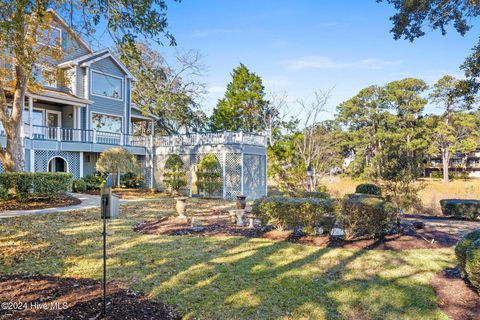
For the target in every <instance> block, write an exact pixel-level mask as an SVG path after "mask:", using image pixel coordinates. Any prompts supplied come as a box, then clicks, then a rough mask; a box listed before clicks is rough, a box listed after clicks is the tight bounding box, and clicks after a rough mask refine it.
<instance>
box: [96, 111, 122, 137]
mask: <svg viewBox="0 0 480 320" xmlns="http://www.w3.org/2000/svg"><path fill="white" fill-rule="evenodd" d="M92 129H94V130H97V131H104V132H115V133H121V132H122V117H116V116H112V115H108V114H103V113H92Z"/></svg>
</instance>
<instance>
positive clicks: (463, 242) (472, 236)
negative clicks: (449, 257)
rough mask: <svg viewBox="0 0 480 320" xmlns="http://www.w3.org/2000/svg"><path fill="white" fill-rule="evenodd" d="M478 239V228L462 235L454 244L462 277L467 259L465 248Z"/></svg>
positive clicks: (479, 235) (479, 231)
mask: <svg viewBox="0 0 480 320" xmlns="http://www.w3.org/2000/svg"><path fill="white" fill-rule="evenodd" d="M479 239H480V230H474V231H472V232H469V233H467V234H466V235H464V236H463V237H462V238H461V239H460V240H458V242H457V245H456V246H455V255H456V256H457V261H458V268H459V269H460V273H461V275H462V277H465V275H466V274H465V264H466V260H467V250H468V248H469V247H470V246H471V245H472V243H473V242H474V241H476V240H479Z"/></svg>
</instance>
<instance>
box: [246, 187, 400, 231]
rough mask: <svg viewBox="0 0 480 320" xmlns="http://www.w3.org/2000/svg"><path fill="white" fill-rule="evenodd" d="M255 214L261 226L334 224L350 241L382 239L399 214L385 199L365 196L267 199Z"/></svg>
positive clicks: (329, 226)
mask: <svg viewBox="0 0 480 320" xmlns="http://www.w3.org/2000/svg"><path fill="white" fill-rule="evenodd" d="M252 213H253V214H254V215H256V216H257V218H259V219H260V220H261V222H262V224H271V225H274V226H275V227H277V228H281V229H286V228H290V229H296V228H300V227H301V228H304V230H305V231H306V232H307V233H310V232H312V231H313V230H314V228H315V227H322V228H323V229H324V230H325V231H327V232H328V231H330V230H331V229H332V228H333V226H334V225H335V222H337V224H338V226H340V227H341V228H342V229H343V230H344V232H345V237H346V238H349V239H353V238H358V237H377V238H381V237H383V236H384V235H385V234H386V233H388V232H389V231H390V230H391V229H392V227H393V226H394V224H395V223H396V222H397V218H398V211H397V210H396V209H395V208H394V207H393V205H392V204H391V203H389V202H387V201H385V200H384V199H383V198H381V197H379V196H374V195H366V194H351V195H347V196H346V197H345V198H344V199H343V200H342V201H335V200H332V199H329V198H328V199H322V198H291V197H281V196H274V197H267V198H262V199H258V200H256V201H255V202H254V204H253V208H252Z"/></svg>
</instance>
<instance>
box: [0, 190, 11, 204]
mask: <svg viewBox="0 0 480 320" xmlns="http://www.w3.org/2000/svg"><path fill="white" fill-rule="evenodd" d="M8 199H10V195H9V194H8V190H7V189H5V188H4V187H3V186H0V201H5V200H8Z"/></svg>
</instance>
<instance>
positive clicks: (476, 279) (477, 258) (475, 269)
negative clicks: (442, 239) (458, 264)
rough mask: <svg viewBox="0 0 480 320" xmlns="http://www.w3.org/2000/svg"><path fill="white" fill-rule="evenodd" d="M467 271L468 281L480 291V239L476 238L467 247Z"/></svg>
mask: <svg viewBox="0 0 480 320" xmlns="http://www.w3.org/2000/svg"><path fill="white" fill-rule="evenodd" d="M466 253H467V255H466V261H465V273H466V274H467V279H468V281H469V282H470V283H471V284H472V286H474V287H475V289H477V291H479V292H480V239H477V240H475V241H474V242H473V243H472V244H471V245H470V246H469V247H468V249H467V252H466Z"/></svg>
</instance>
